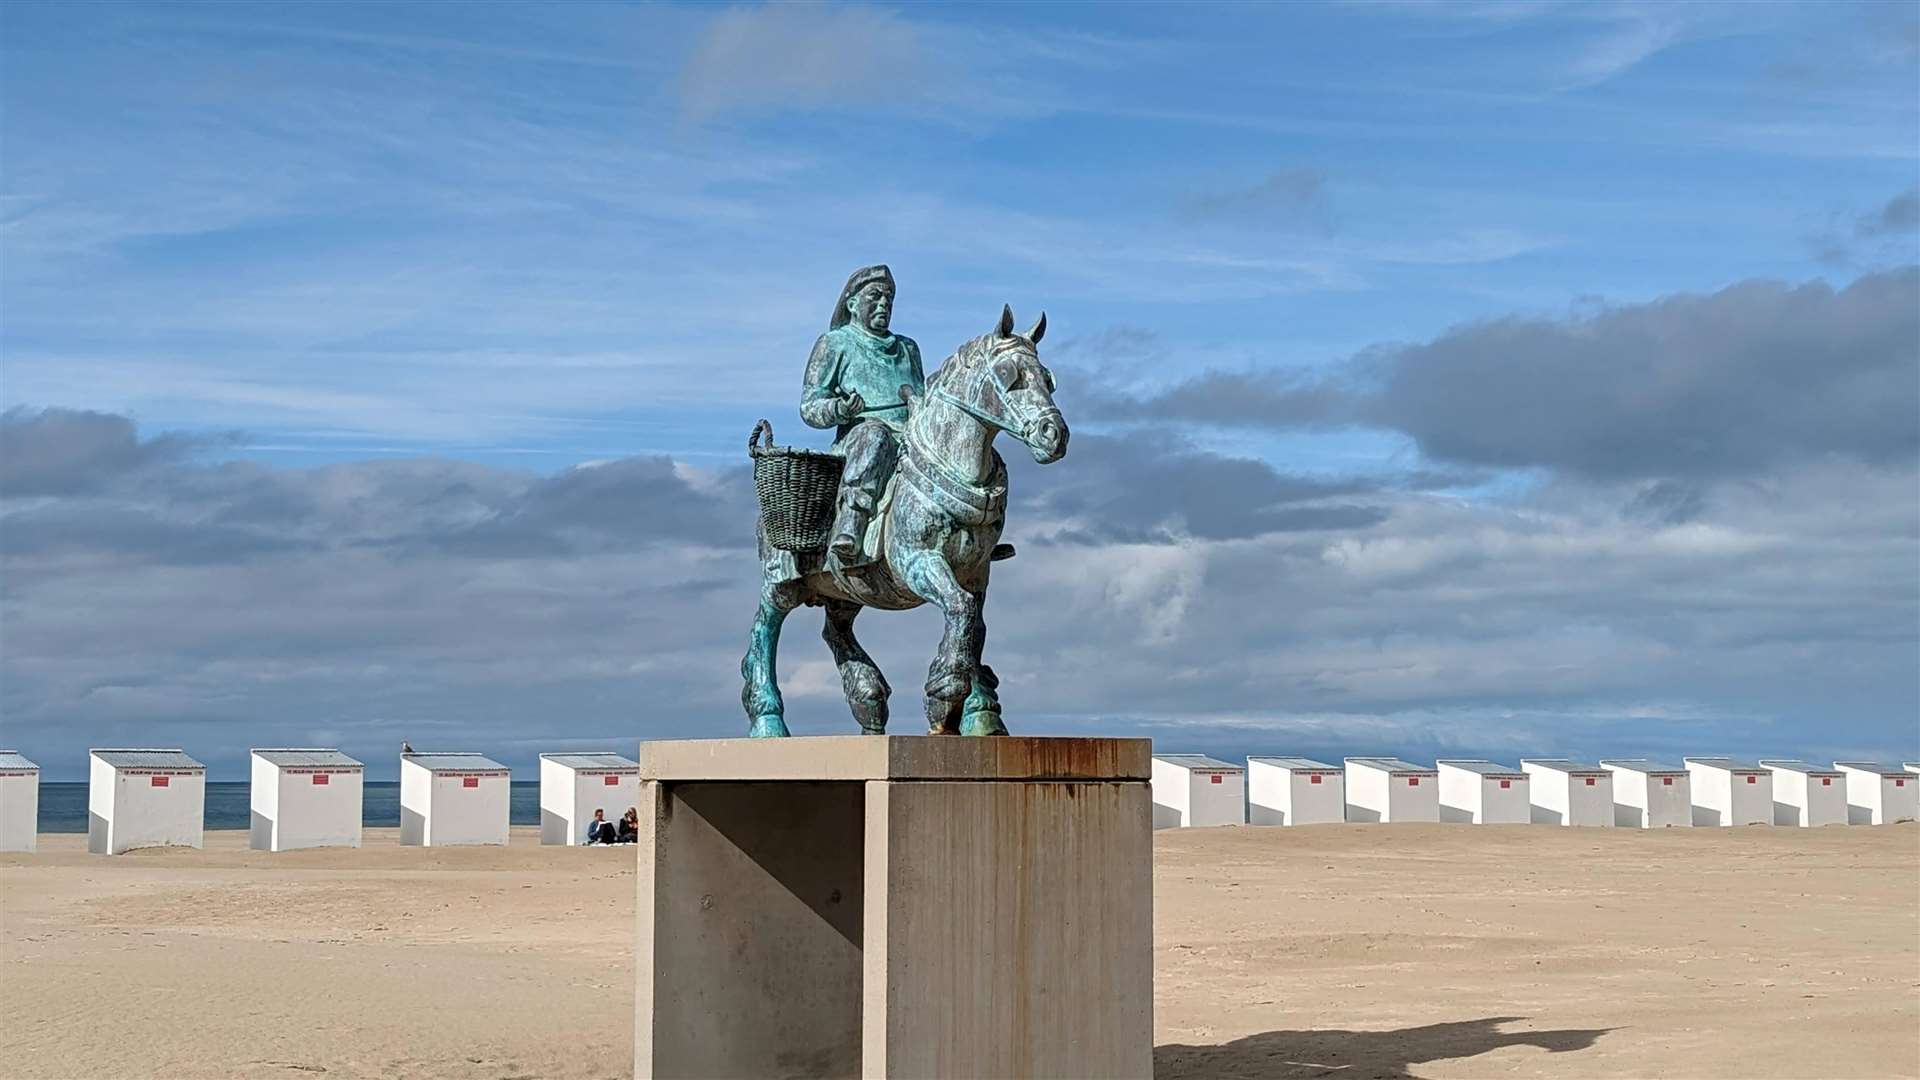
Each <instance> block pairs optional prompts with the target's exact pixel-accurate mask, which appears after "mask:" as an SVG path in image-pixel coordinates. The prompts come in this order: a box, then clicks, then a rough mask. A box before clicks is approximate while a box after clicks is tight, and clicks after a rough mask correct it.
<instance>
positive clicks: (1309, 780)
mask: <svg viewBox="0 0 1920 1080" xmlns="http://www.w3.org/2000/svg"><path fill="white" fill-rule="evenodd" d="M1319 782H1320V774H1319V773H1314V774H1313V775H1312V776H1309V777H1307V783H1309V784H1317V783H1319Z"/></svg>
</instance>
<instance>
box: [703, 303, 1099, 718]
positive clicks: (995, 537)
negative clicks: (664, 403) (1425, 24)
mask: <svg viewBox="0 0 1920 1080" xmlns="http://www.w3.org/2000/svg"><path fill="white" fill-rule="evenodd" d="M1013 327H1014V322H1013V310H1012V309H1011V308H1003V309H1002V310H1001V313H1000V322H999V325H998V326H996V327H995V328H994V329H993V330H991V331H989V332H987V333H985V334H982V335H981V336H979V337H976V338H974V339H972V340H970V341H967V342H965V343H964V344H962V345H961V346H960V347H959V348H958V349H956V350H954V352H953V355H951V356H949V357H947V358H946V360H944V361H943V362H942V363H941V365H940V368H939V370H938V371H936V372H934V374H933V376H932V377H931V378H929V379H928V380H927V384H926V389H925V391H924V393H920V394H914V393H912V392H911V388H909V387H902V388H901V390H902V393H901V398H902V400H903V402H904V403H905V405H906V408H907V419H906V421H905V425H904V431H903V437H902V439H901V442H902V444H903V452H902V453H901V454H900V456H899V464H898V466H897V467H896V468H895V470H894V473H893V476H892V478H891V479H890V480H889V481H888V482H887V485H886V488H885V494H884V495H883V496H882V498H881V500H880V505H879V508H878V511H877V513H876V514H875V515H874V520H873V523H872V525H871V526H870V527H869V529H868V530H867V535H866V548H867V550H869V551H870V552H871V553H872V554H873V555H874V556H875V557H874V558H873V559H872V560H871V561H869V562H864V563H863V564H861V565H856V566H852V567H848V566H846V565H844V564H843V562H842V560H840V559H839V558H838V557H837V556H835V555H833V554H830V553H827V552H824V551H823V552H793V551H785V550H781V549H779V548H775V547H773V546H772V545H770V544H769V543H768V542H767V536H766V530H765V528H764V526H763V527H762V528H761V530H760V536H759V541H760V561H761V566H762V578H761V586H760V610H759V613H758V614H757V615H756V616H755V617H754V620H753V632H752V635H751V637H750V639H749V643H748V646H747V654H746V656H745V657H744V658H743V659H742V660H741V661H740V675H741V678H742V679H744V680H745V686H744V687H743V688H742V689H741V691H740V703H741V705H742V706H744V707H745V709H746V712H747V720H748V723H749V728H748V734H749V735H750V736H752V737H755V738H766V737H780V736H785V735H786V734H787V724H786V719H785V705H784V704H783V702H782V700H781V697H780V685H779V681H778V678H777V676H776V663H777V657H778V653H779V646H780V626H781V624H782V623H783V622H785V621H786V618H787V615H788V614H789V613H791V612H792V611H793V609H795V608H797V607H799V606H801V605H802V604H807V605H818V606H820V607H823V608H825V609H826V628H825V630H824V632H823V636H824V637H825V638H826V642H827V647H828V648H829V649H831V650H833V659H834V663H835V664H837V665H838V666H839V669H840V681H841V685H842V687H843V688H844V690H845V691H846V695H847V704H848V705H849V706H850V707H851V708H852V710H853V716H854V719H855V720H857V721H859V723H860V729H861V730H862V731H863V732H866V733H868V734H874V735H879V734H884V733H885V732H886V729H887V698H888V697H889V696H890V695H891V694H892V692H893V690H892V687H890V686H888V685H887V680H886V677H885V676H884V675H882V674H881V673H880V669H879V667H877V666H876V665H875V664H874V662H873V658H872V657H871V656H868V655H867V651H866V650H865V649H863V648H861V647H860V642H859V641H858V640H856V639H855V638H854V636H853V620H854V617H855V616H857V615H859V614H860V609H861V608H863V607H871V608H884V609H886V610H889V611H905V610H907V609H909V608H915V607H919V606H920V605H921V604H926V603H932V604H936V605H938V606H939V608H940V610H941V611H942V612H943V613H944V614H945V615H946V628H945V630H944V632H943V633H942V634H941V636H940V647H939V649H938V650H937V651H936V652H935V653H934V657H933V663H932V664H931V665H930V666H929V667H928V669H927V685H926V709H927V729H928V731H929V732H930V733H931V734H935V735H953V734H960V735H1005V734H1006V733H1007V728H1006V725H1005V724H1004V723H1003V722H1002V721H1001V717H1000V697H999V693H998V687H999V680H998V679H997V678H996V677H995V676H994V674H993V669H992V668H990V667H988V666H987V665H986V664H984V663H982V662H981V660H980V653H981V649H982V648H983V646H984V645H985V643H986V634H987V626H986V622H985V620H984V617H983V615H982V609H983V608H984V607H985V605H986V599H987V578H988V572H989V570H990V568H991V566H992V563H993V562H994V561H995V560H997V559H1002V558H1007V557H1010V556H1011V555H1012V554H1013V549H1012V547H1011V546H1009V545H1006V544H1001V543H1000V542H999V541H1000V530H1001V528H1002V527H1003V526H1004V524H1005V522H1006V506H1007V466H1006V462H1005V461H1003V460H1001V458H1000V455H999V453H998V452H997V451H995V450H994V448H993V443H994V439H995V437H996V436H998V435H999V434H1000V433H1001V432H1006V433H1007V434H1008V435H1010V436H1012V437H1013V438H1015V439H1017V440H1019V441H1020V442H1021V443H1023V444H1025V445H1026V447H1027V449H1028V450H1029V451H1030V452H1031V453H1032V454H1033V460H1034V461H1036V462H1039V463H1040V464H1042V465H1047V464H1051V463H1053V462H1055V461H1058V460H1060V458H1061V457H1062V456H1064V455H1065V454H1066V452H1067V423H1066V420H1065V419H1064V418H1063V417H1062V416H1061V415H1060V407H1059V406H1058V405H1055V404H1054V401H1053V385H1054V384H1053V373H1052V372H1050V371H1048V370H1047V369H1046V367H1045V366H1044V365H1042V364H1041V363H1040V355H1039V352H1038V349H1037V346H1038V345H1039V344H1040V339H1041V337H1042V336H1044V335H1045V334H1046V331H1047V317H1046V315H1045V314H1042V315H1041V316H1040V319H1039V321H1038V322H1036V323H1035V324H1034V326H1033V329H1031V330H1029V331H1027V332H1026V333H1024V334H1017V333H1015V332H1014V328H1013ZM763 423H764V421H763Z"/></svg>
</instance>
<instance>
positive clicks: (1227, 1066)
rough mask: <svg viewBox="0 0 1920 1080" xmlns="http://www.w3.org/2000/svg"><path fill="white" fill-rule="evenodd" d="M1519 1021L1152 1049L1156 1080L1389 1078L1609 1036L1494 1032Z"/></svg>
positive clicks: (1286, 1035)
mask: <svg viewBox="0 0 1920 1080" xmlns="http://www.w3.org/2000/svg"><path fill="white" fill-rule="evenodd" d="M1525 1019H1526V1017H1524V1016H1489V1017H1487V1018H1486V1019H1484V1020H1456V1021H1453V1022H1451V1023H1446V1024H1427V1025H1425V1026H1424V1027H1412V1028H1401V1029H1400V1030H1398V1031H1339V1030H1325V1031H1264V1032H1261V1033H1260V1034H1258V1035H1249V1036H1247V1037H1246V1038H1244V1039H1235V1040H1234V1041H1232V1042H1230V1043H1222V1044H1220V1045H1218V1046H1186V1045H1183V1044H1180V1043H1167V1044H1165V1045H1163V1046H1156V1047H1154V1048H1153V1075H1154V1078H1155V1080H1174V1078H1177V1077H1193V1078H1195V1080H1198V1078H1200V1077H1208V1078H1216V1077H1218V1078H1238V1080H1269V1078H1273V1080H1279V1078H1287V1077H1299V1076H1335V1077H1339V1078H1341V1080H1393V1078H1396V1077H1402V1078H1404V1077H1411V1076H1412V1075H1413V1074H1412V1073H1411V1072H1409V1071H1408V1069H1409V1068H1410V1067H1411V1066H1413V1065H1418V1064H1420V1063H1421V1062H1426V1061H1439V1060H1444V1059H1449V1058H1470V1057H1476V1056H1478V1055H1480V1054H1484V1053H1487V1052H1489V1051H1492V1050H1498V1049H1500V1048H1501V1047H1504V1046H1537V1047H1539V1048H1540V1049H1542V1050H1546V1051H1548V1052H1550V1053H1555V1054H1563V1053H1567V1052H1568V1051H1572V1050H1585V1049H1586V1048H1587V1047H1589V1046H1592V1045H1593V1043H1594V1040H1596V1039H1598V1038H1599V1037H1600V1036H1602V1035H1605V1034H1607V1033H1608V1032H1609V1031H1612V1030H1613V1029H1612V1028H1596V1029H1593V1030H1589V1031H1512V1032H1506V1031H1500V1030H1498V1029H1499V1027H1500V1025H1502V1024H1510V1023H1514V1022H1517V1021H1520V1020H1525Z"/></svg>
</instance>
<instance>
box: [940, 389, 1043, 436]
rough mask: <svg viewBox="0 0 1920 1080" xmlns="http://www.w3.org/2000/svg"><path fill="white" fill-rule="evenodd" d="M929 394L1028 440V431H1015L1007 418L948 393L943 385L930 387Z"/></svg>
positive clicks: (976, 418) (993, 425) (989, 425)
mask: <svg viewBox="0 0 1920 1080" xmlns="http://www.w3.org/2000/svg"><path fill="white" fill-rule="evenodd" d="M927 396H928V397H931V398H938V399H940V400H941V401H944V402H946V403H947V404H949V405H951V406H953V407H954V408H956V409H959V410H960V411H961V412H963V413H966V414H967V415H968V416H971V417H973V418H974V419H975V420H978V421H980V422H981V423H983V424H985V425H987V426H988V427H992V428H999V429H1000V430H1001V431H1004V432H1006V433H1007V434H1009V435H1011V436H1013V437H1014V438H1016V439H1019V440H1020V441H1021V442H1022V443H1026V442H1027V434H1026V432H1024V431H1015V430H1014V429H1013V428H1012V427H1011V426H1009V425H1008V424H1007V422H1006V421H1005V420H1002V419H1001V418H999V417H997V416H993V415H990V414H988V413H987V412H985V411H984V410H982V409H980V408H979V407H978V406H976V405H973V404H972V403H970V402H967V401H964V400H962V399H961V398H960V397H958V396H957V395H954V394H950V393H948V392H947V391H946V390H944V389H942V388H941V387H938V386H930V387H928V388H927ZM1028 445H1031V444H1028Z"/></svg>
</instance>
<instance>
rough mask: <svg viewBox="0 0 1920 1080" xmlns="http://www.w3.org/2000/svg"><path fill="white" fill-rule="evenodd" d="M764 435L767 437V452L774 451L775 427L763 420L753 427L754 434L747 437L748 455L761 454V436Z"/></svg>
mask: <svg viewBox="0 0 1920 1080" xmlns="http://www.w3.org/2000/svg"><path fill="white" fill-rule="evenodd" d="M762 434H764V435H766V437H767V445H766V449H767V450H771V449H773V425H772V424H770V423H768V422H767V421H765V420H762V421H760V422H759V423H757V424H755V425H753V433H752V434H751V435H748V436H747V453H748V454H759V453H760V452H761V446H760V436H761V435H762Z"/></svg>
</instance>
